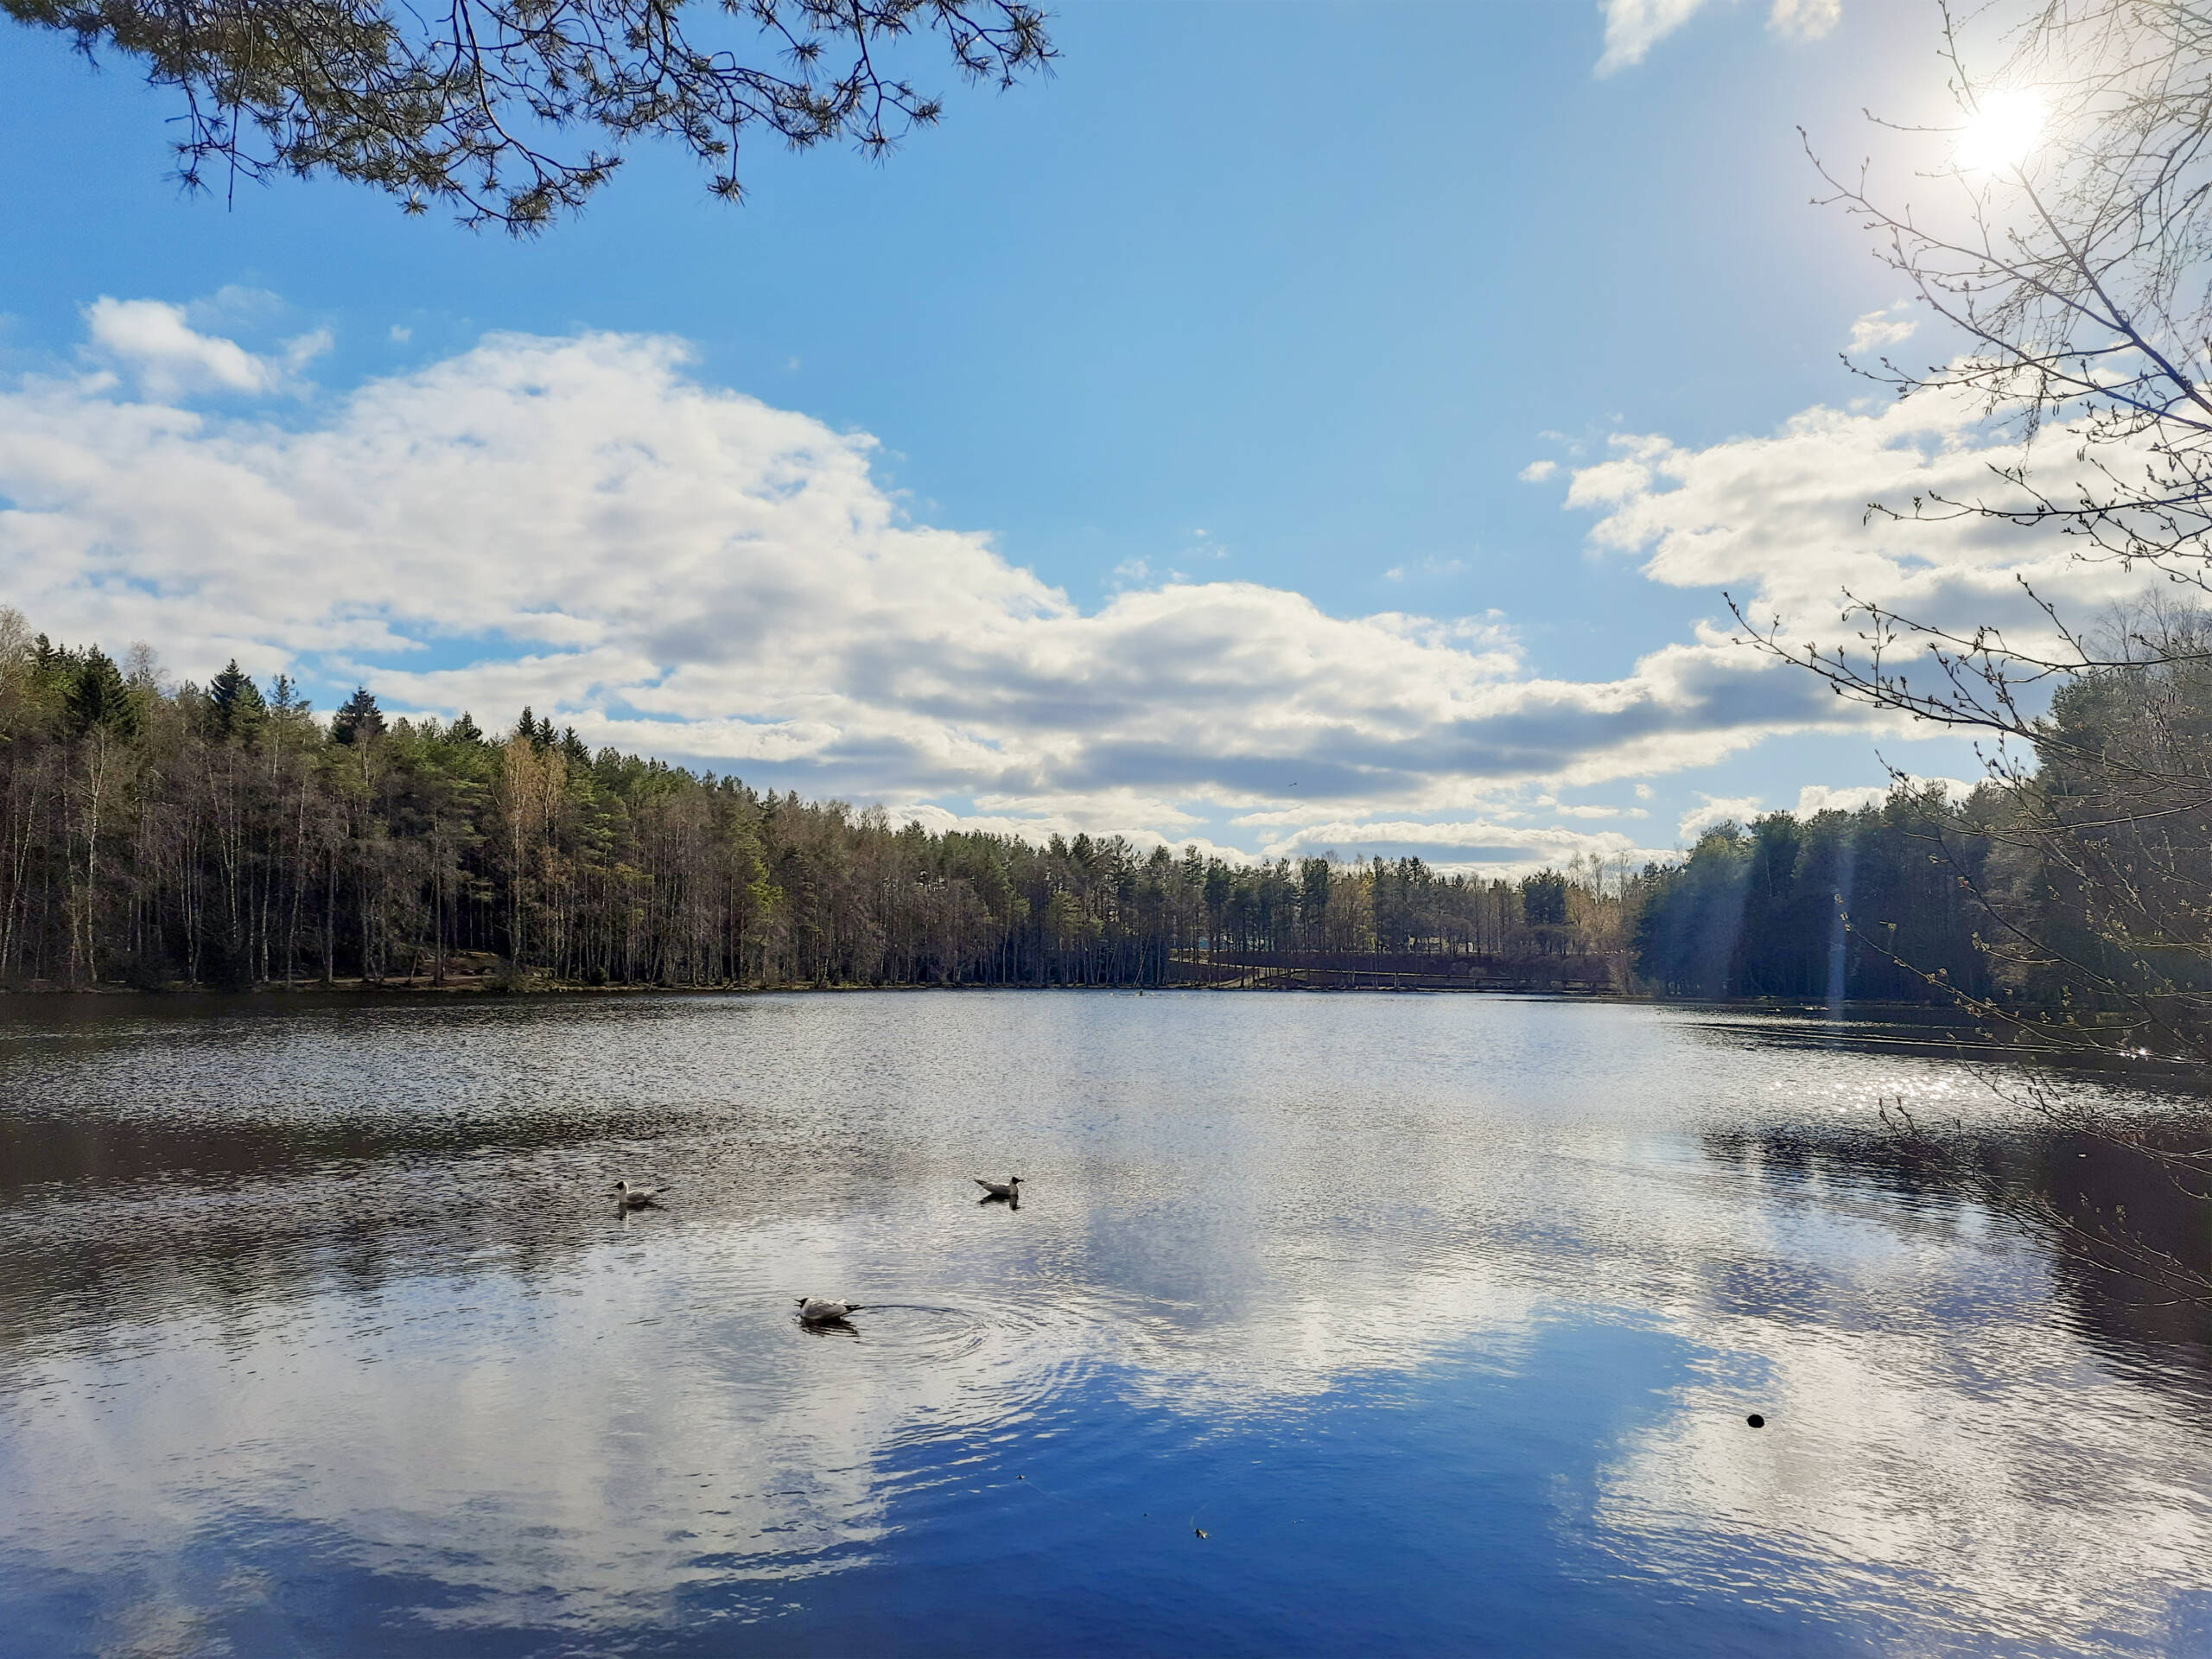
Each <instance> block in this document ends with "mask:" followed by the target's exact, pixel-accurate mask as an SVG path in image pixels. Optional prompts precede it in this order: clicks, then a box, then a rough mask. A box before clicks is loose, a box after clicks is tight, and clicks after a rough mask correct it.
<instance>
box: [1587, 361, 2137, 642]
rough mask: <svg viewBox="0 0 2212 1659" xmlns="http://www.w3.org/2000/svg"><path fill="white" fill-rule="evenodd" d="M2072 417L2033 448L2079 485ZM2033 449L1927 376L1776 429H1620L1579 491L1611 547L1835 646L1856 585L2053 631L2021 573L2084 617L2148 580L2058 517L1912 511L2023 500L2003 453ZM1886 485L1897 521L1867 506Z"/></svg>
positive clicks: (2032, 634)
mask: <svg viewBox="0 0 2212 1659" xmlns="http://www.w3.org/2000/svg"><path fill="white" fill-rule="evenodd" d="M2064 440H2065V435H2064V434H2063V433H2054V434H2047V435H2046V436H2045V438H2044V442H2043V443H2042V445H2041V447H2040V448H2038V449H2037V453H2036V454H2035V456H2034V457H2033V458H2032V459H2033V461H2034V462H2035V465H2036V467H2037V474H2038V476H2039V477H2040V479H2041V480H2042V481H2043V483H2044V487H2045V488H2046V489H2047V490H2049V491H2050V493H2053V494H2055V495H2056V496H2059V497H2061V498H2063V497H2065V496H2066V495H2067V494H2068V493H2069V487H2068V486H2069V478H2070V477H2071V472H2070V470H2069V469H2071V468H2072V467H2074V466H2075V461H2073V458H2072V452H2071V450H2070V449H2069V448H2067V446H2066V443H2065V442H2064ZM2024 459H2027V457H2026V456H2025V455H2024V451H2023V450H2022V448H2020V446H2019V445H2018V443H2017V442H2015V441H2013V440H2012V438H2011V437H2010V436H2008V435H2006V434H2005V432H2004V431H2002V430H2001V429H1992V428H1991V427H1990V426H1989V425H1988V423H1986V420H1985V419H1984V417H1983V415H1982V411H1981V410H1980V408H1979V407H1978V406H1977V405H1975V404H1974V403H1973V401H1972V400H1971V399H1969V398H1967V397H1960V396H1955V395H1950V394H1936V393H1920V394H1915V395H1914V396H1912V397H1905V398H1903V399H1898V400H1895V401H1891V402H1888V403H1885V404H1882V405H1881V406H1879V407H1878V408H1875V409H1852V410H1838V409H1831V408H1815V409H1809V410H1805V411H1804V412H1802V414H1799V415H1797V416H1794V417H1793V418H1792V419H1790V420H1789V421H1788V422H1786V423H1783V426H1782V428H1781V429H1779V430H1778V431H1777V432H1775V433H1773V434H1771V435H1765V436H1753V437H1740V438H1732V439H1728V440H1726V441H1725V442H1719V443H1715V444H1713V445H1710V446H1708V447H1707V448H1702V449H1696V448H1684V447H1681V446H1678V445H1676V444H1675V443H1674V442H1671V441H1669V439H1667V438H1665V437H1663V436H1658V435H1618V436H1616V437H1614V438H1613V439H1612V440H1611V444H1610V446H1609V453H1608V454H1607V456H1606V458H1605V460H1603V461H1597V462H1595V463H1593V464H1592V465H1590V466H1587V467H1581V468H1580V469H1578V470H1576V471H1575V472H1574V474H1573V478H1572V480H1571V482H1570V483H1569V485H1568V488H1567V504H1568V505H1570V506H1573V507H1580V508H1584V509H1586V510H1588V511H1590V512H1593V513H1595V514H1596V515H1597V517H1596V520H1595V522H1594V524H1593V525H1592V530H1591V540H1592V543H1594V544H1595V545H1596V546H1597V547H1598V548H1599V549H1600V550H1612V551H1618V552H1621V553H1625V554H1631V555H1637V556H1641V557H1642V559H1643V565H1642V569H1643V574H1644V575H1647V576H1649V577H1650V578H1652V579H1653V580H1655V581H1657V582H1667V583H1669V584H1670V585H1673V586H1676V587H1682V588H1722V589H1726V590H1727V591H1729V592H1732V594H1735V596H1736V597H1737V598H1738V600H1739V601H1744V602H1745V606H1746V607H1747V609H1748V611H1749V612H1750V613H1751V615H1752V616H1753V617H1754V619H1755V620H1758V621H1760V622H1761V623H1762V624H1764V622H1766V621H1767V620H1770V619H1777V618H1778V619H1780V620H1781V621H1782V622H1783V626H1784V631H1785V633H1786V634H1788V635H1789V637H1791V638H1794V639H1801V640H1808V639H1819V640H1821V641H1822V642H1823V643H1825V644H1827V645H1835V644H1837V643H1839V642H1842V643H1849V641H1850V639H1851V633H1850V631H1849V630H1848V629H1846V628H1843V627H1841V626H1839V622H1838V616H1839V611H1840V607H1841V604H1842V595H1843V594H1844V593H1845V591H1846V590H1849V592H1850V593H1852V594H1856V595H1858V596H1859V597H1860V598H1862V599H1878V600H1880V601H1883V602H1885V604H1888V605H1890V606H1892V607H1895V608H1897V609H1898V610H1900V611H1901V612H1903V613H1904V614H1906V615H1909V616H1911V617H1914V618H1916V619H1918V620H1923V621H1927V622H1930V623H1934V624H1938V625H1941V626H1949V627H1959V628H1963V629H1965V630H1967V631H1969V632H1970V631H1971V630H1972V629H1973V628H1974V626H1978V625H1980V624H1985V623H1986V624H1993V625H1995V626H2001V627H2004V628H2005V629H2006V630H2008V632H2010V634H2011V637H2012V638H2013V639H2015V640H2016V641H2026V640H2029V639H2047V638H2048V626H2047V620H2046V619H2045V618H2044V616H2043V615H2042V613H2040V612H2039V611H2038V610H2037V608H2036V607H2035V605H2034V604H2033V603H2032V602H2031V600H2030V599H2029V597H2028V595H2027V594H2026V593H2025V592H2024V590H2023V588H2022V585H2021V584H2022V582H2023V581H2025V582H2029V583H2031V585H2032V586H2033V588H2035V590H2036V591H2037V593H2039V594H2043V595H2044V596H2045V597H2047V598H2050V599H2051V600H2053V601H2056V602H2058V603H2059V604H2061V605H2062V606H2063V607H2065V608H2066V609H2068V610H2069V611H2070V612H2072V613H2074V614H2075V615H2076V616H2078V617H2088V616H2090V615H2094V614H2095V613H2099V612H2101V611H2102V610H2104V609H2105V608H2106V607H2109V606H2111V605H2113V604H2115V603H2120V602H2124V601H2128V600H2130V599H2133V598H2135V597H2137V596H2139V595H2140V594H2142V593H2143V592H2144V591H2145V577H2144V576H2143V575H2140V574H2131V573H2129V572H2127V571H2126V570H2124V569H2120V567H2118V566H2117V565H2113V564H2104V563H2086V562H2083V561H2082V560H2080V559H2078V558H2076V557H2075V556H2074V549H2075V545H2076V544H2075V543H2073V542H2072V541H2070V540H2069V538H2067V537H2064V536H2063V535H2060V534H2058V533H2057V532H2056V531H2055V530H2053V531H2050V532H2048V533H2043V532H2036V531H2028V530H2024V529H2023V528H2021V527H2019V526H2018V525H2016V524H2008V523H2001V522H1993V521H1991V520H1987V519H1983V518H1974V517H1970V516H1969V517H1957V518H1951V519H1949V520H1948V521H1947V522H1928V521H1915V520H1913V519H1911V518H1910V516H1909V515H1910V510H1911V507H1912V504H1913V502H1914V501H1915V500H1916V499H1929V498H1931V497H1936V496H1942V497H1944V498H1947V499H1951V500H1954V501H1977V500H1980V501H1991V500H1994V501H1999V502H2004V501H2007V500H2009V499H2011V498H2009V497H2007V496H2006V495H2005V493H2004V492H2005V486H2004V485H2003V484H2002V482H2001V481H2000V480H1999V476H1998V474H1999V469H2001V468H2003V467H2009V466H2014V465H2018V464H2019V463H2021V462H2022V461H2023V460H2024ZM1869 502H1879V503H1884V504H1886V505H1889V506H1891V507H1892V508H1894V509H1896V510H1897V511H1898V512H1904V513H1906V514H1907V515H1908V517H1907V518H1905V519H1904V520H1903V521H1900V520H1898V519H1896V518H1891V517H1888V516H1886V515H1885V514H1882V513H1870V512H1868V511H1867V504H1868V503H1869Z"/></svg>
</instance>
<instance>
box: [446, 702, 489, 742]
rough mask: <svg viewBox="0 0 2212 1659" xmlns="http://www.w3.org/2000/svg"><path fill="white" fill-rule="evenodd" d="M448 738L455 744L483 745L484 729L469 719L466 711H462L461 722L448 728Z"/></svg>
mask: <svg viewBox="0 0 2212 1659" xmlns="http://www.w3.org/2000/svg"><path fill="white" fill-rule="evenodd" d="M446 736H447V737H448V738H449V739H450V740H451V741H454V742H455V743H481V742H482V741H484V733H483V730H482V728H480V727H479V726H478V725H477V723H476V722H475V721H473V720H471V719H470V718H469V717H468V710H467V709H462V710H461V718H460V719H459V720H456V721H454V723H453V724H452V725H450V726H448V727H447V728H446Z"/></svg>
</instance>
